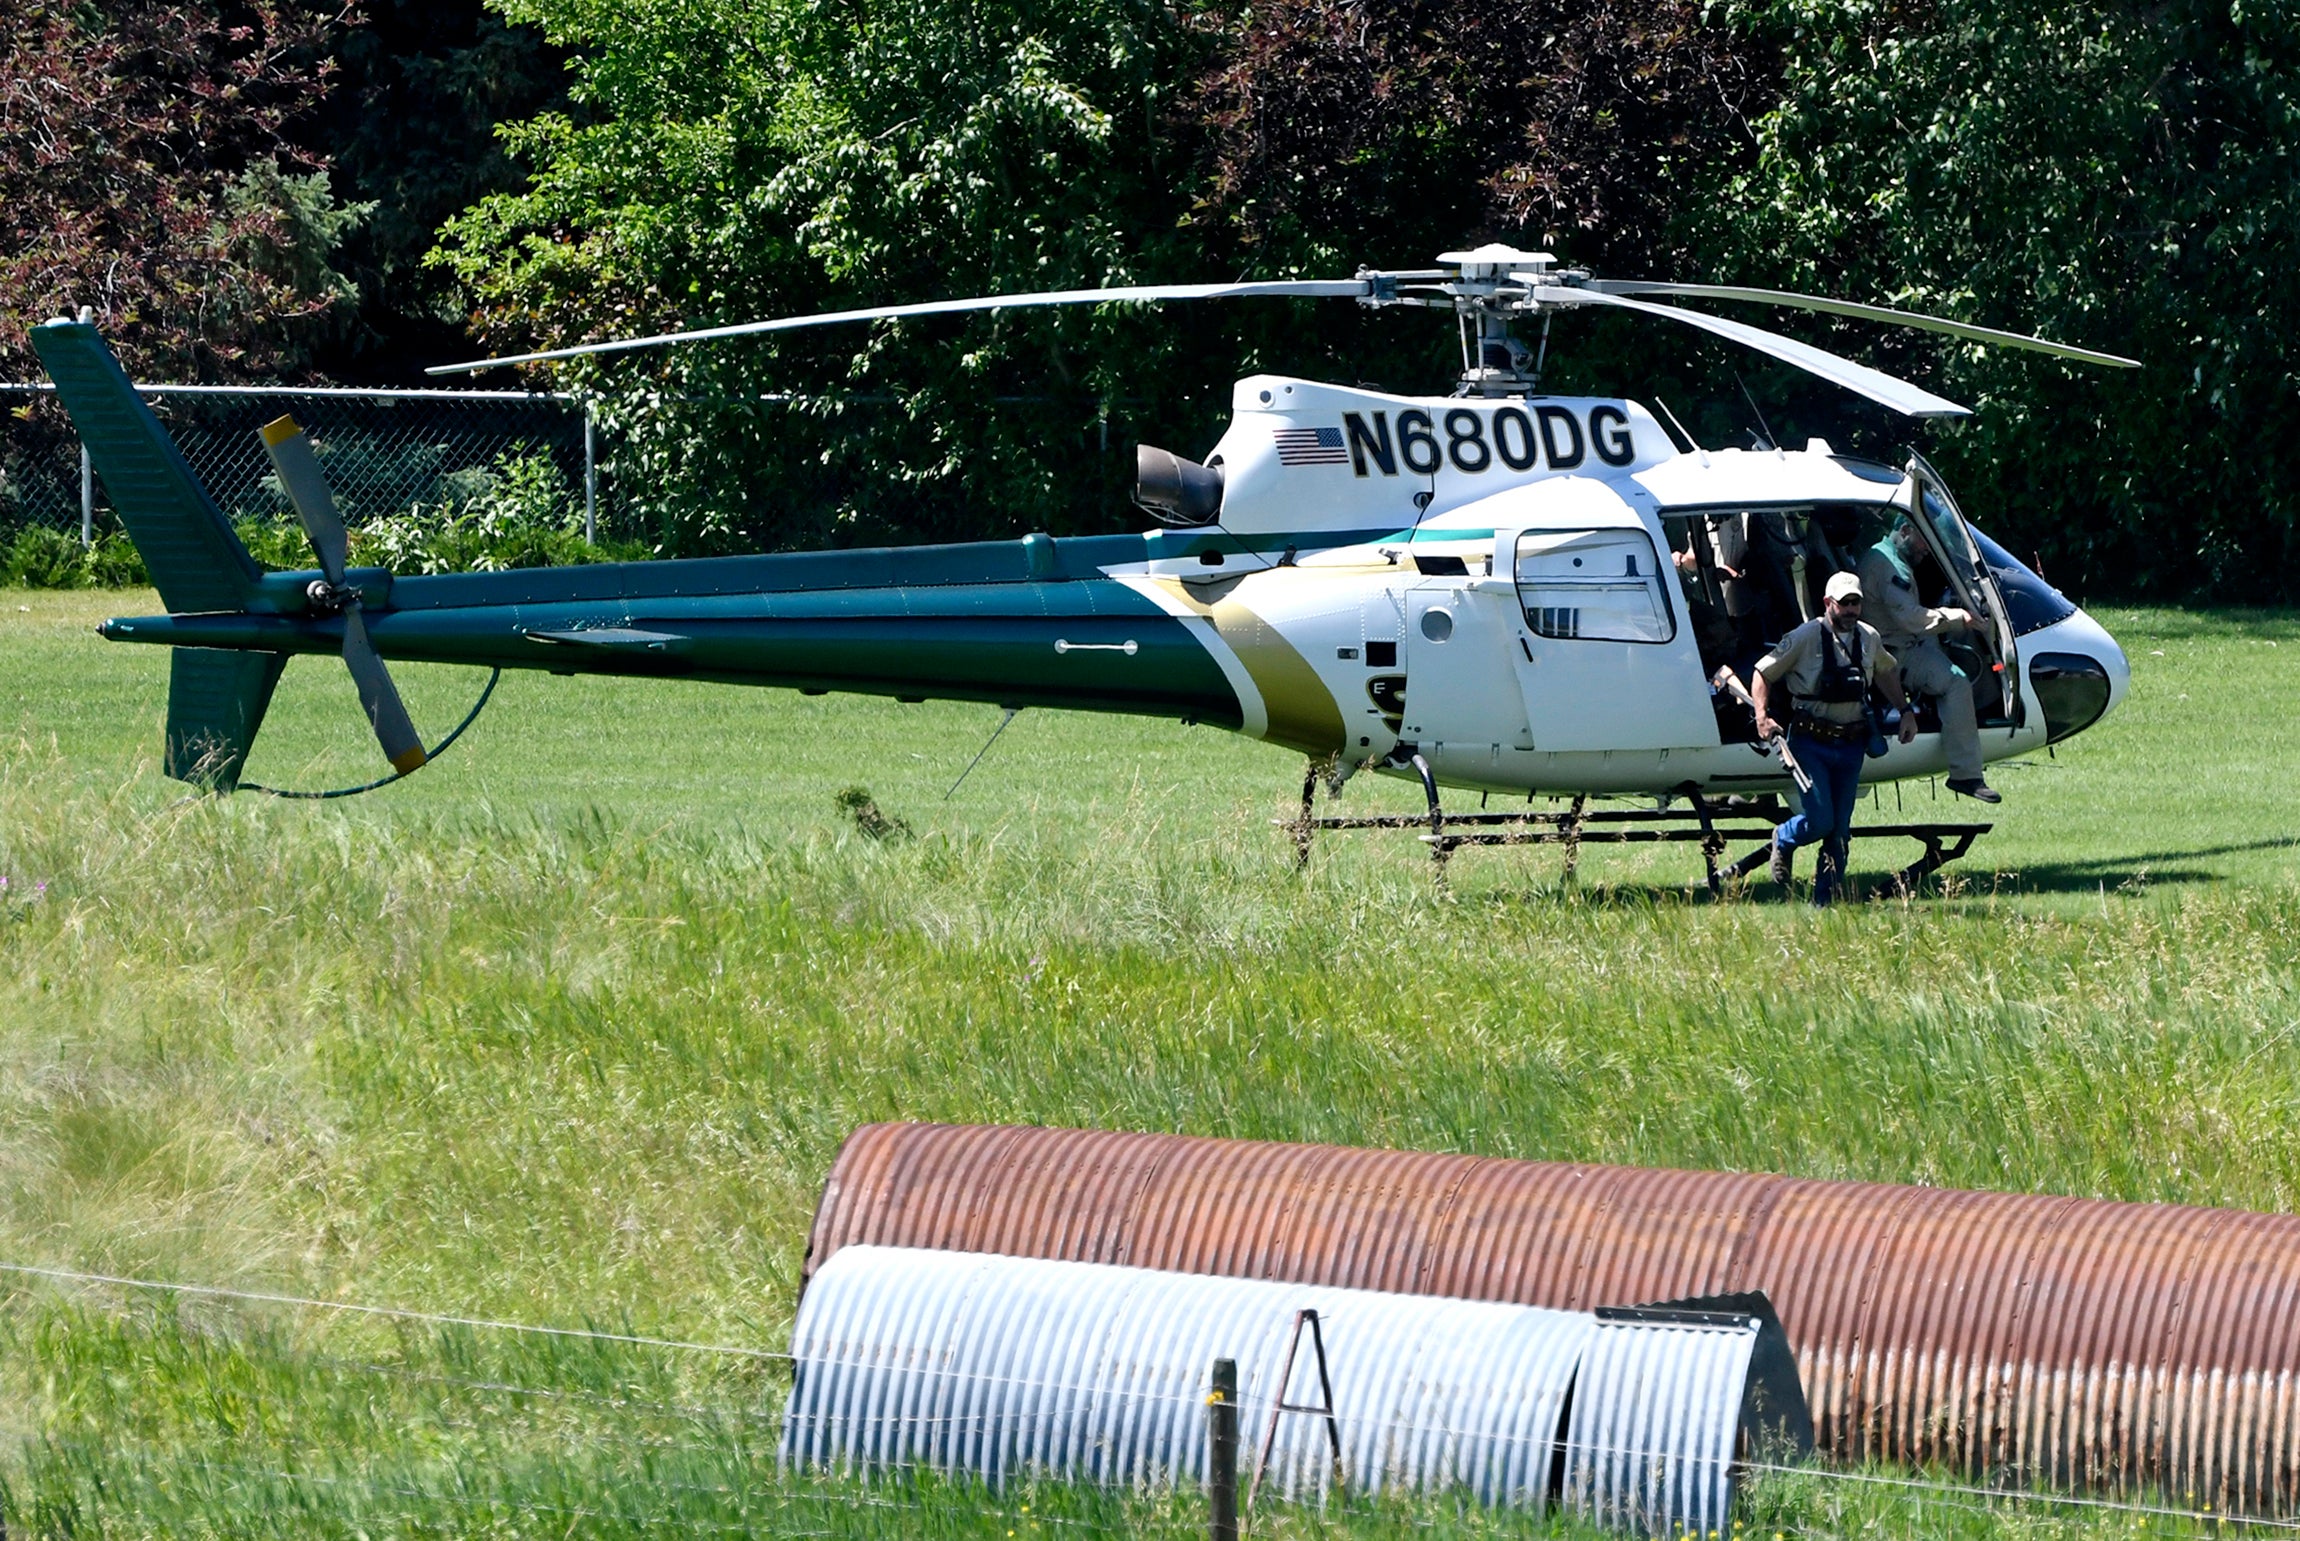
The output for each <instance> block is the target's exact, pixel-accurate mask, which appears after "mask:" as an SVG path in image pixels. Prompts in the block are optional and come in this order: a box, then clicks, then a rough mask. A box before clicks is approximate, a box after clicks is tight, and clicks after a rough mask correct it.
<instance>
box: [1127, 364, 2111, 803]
mask: <svg viewBox="0 0 2300 1541" xmlns="http://www.w3.org/2000/svg"><path fill="white" fill-rule="evenodd" d="M1234 405H1235V416H1234V418H1233V421H1232V423H1231V426H1230V428H1229V430H1228V432H1227V433H1225V434H1224V435H1223V437H1222V439H1221V442H1220V443H1219V445H1218V446H1217V447H1216V449H1215V452H1214V453H1213V454H1212V455H1211V456H1209V457H1208V461H1207V464H1208V465H1209V466H1210V467H1213V468H1215V469H1218V470H1219V471H1220V472H1221V474H1222V477H1223V488H1222V497H1221V506H1220V512H1219V514H1218V516H1217V517H1216V519H1215V520H1214V522H1212V523H1210V524H1207V525H1204V526H1200V527H1196V528H1190V529H1169V530H1164V531H1160V532H1157V533H1156V534H1155V535H1154V536H1153V537H1152V538H1151V541H1150V551H1151V557H1150V560H1149V561H1147V562H1145V563H1142V564H1139V565H1138V566H1134V565H1130V566H1128V567H1125V568H1112V569H1109V570H1108V571H1109V575H1110V576H1111V577H1113V578H1115V579H1118V580H1119V581H1121V582H1123V583H1125V584H1127V585H1128V586H1129V587H1130V588H1133V589H1135V590H1136V591H1137V592H1139V593H1141V594H1143V595H1144V596H1145V597H1147V598H1149V599H1151V600H1152V601H1153V602H1155V603H1157V604H1158V605H1159V606H1161V607H1162V608H1163V609H1165V610H1166V612H1167V613H1168V614H1170V615H1173V616H1174V617H1176V618H1177V619H1179V620H1181V621H1183V622H1184V624H1185V625H1187V626H1188V627H1190V629H1191V630H1192V632H1193V634H1195V635H1196V636H1197V637H1198V638H1199V640H1200V642H1201V643H1202V644H1203V645H1204V646H1205V647H1206V648H1207V650H1208V652H1209V653H1211V654H1212V655H1213V656H1214V657H1215V659H1216V660H1217V661H1218V662H1219V663H1220V665H1221V667H1222V668H1223V670H1224V672H1225V674H1226V675H1227V676H1228V677H1229V679H1230V682H1231V684H1232V686H1233V687H1234V688H1235V689H1236V691H1237V693H1238V698H1239V700H1240V702H1241V704H1242V706H1243V708H1244V710H1243V715H1244V718H1245V721H1244V723H1243V730H1244V731H1245V732H1247V733H1248V734H1251V735H1253V736H1256V737H1261V738H1265V739H1269V740H1272V741H1274V742H1279V743H1283V744H1287V745H1289V746H1292V747H1295V748H1298V749H1301V750H1302V751H1303V752H1305V753H1307V754H1310V755H1311V756H1313V757H1314V758H1328V757H1330V758H1331V759H1332V761H1333V762H1334V774H1335V776H1336V777H1337V778H1341V777H1346V776H1347V775H1349V774H1350V773H1352V772H1353V771H1355V770H1357V769H1360V768H1364V767H1372V768H1375V769H1380V770H1391V771H1397V772H1398V773H1400V774H1413V773H1412V772H1408V771H1405V770H1403V769H1402V767H1403V766H1404V765H1405V764H1406V763H1407V760H1408V757H1409V756H1410V755H1412V754H1415V753H1418V754H1419V755H1420V756H1421V757H1422V758H1423V760H1424V761H1425V762H1426V763H1427V764H1428V766H1429V767H1430V769H1431V770H1432V772H1433V773H1434V775H1435V777H1436V779H1437V780H1438V781H1440V782H1441V783H1444V784H1447V785H1452V786H1458V787H1469V788H1474V789H1486V790H1495V791H1515V792H1549V793H1583V792H1587V793H1600V794H1603V793H1649V794H1657V795H1666V794H1670V793H1681V792H1691V791H1697V792H1702V793H1706V794H1719V795H1723V794H1730V793H1737V792H1763V791H1775V790H1780V789H1783V788H1785V787H1787V786H1788V784H1789V777H1788V774H1787V772H1786V770H1785V769H1784V767H1783V765H1782V763H1781V760H1780V759H1779V757H1778V756H1777V755H1776V754H1775V753H1774V752H1772V751H1771V750H1770V749H1768V748H1767V747H1766V746H1763V745H1760V744H1758V743H1756V742H1754V741H1753V735H1751V734H1748V733H1746V732H1742V733H1729V732H1728V731H1727V730H1726V729H1725V728H1724V727H1721V721H1730V720H1731V719H1732V716H1733V713H1732V709H1731V708H1730V706H1728V707H1727V709H1726V710H1724V711H1720V710H1719V706H1720V704H1721V702H1720V697H1719V693H1718V691H1717V689H1715V688H1714V687H1713V686H1712V683H1711V682H1712V679H1713V677H1714V676H1715V674H1716V672H1717V670H1718V668H1719V667H1720V666H1721V661H1722V666H1724V667H1733V666H1734V665H1733V663H1732V662H1731V661H1730V659H1729V657H1728V653H1729V648H1730V641H1731V638H1730V637H1729V636H1727V635H1726V623H1725V617H1724V615H1723V612H1722V610H1721V609H1720V603H1721V594H1720V589H1721V585H1720V580H1719V578H1718V568H1717V563H1716V562H1715V560H1714V557H1715V545H1714V536H1715V532H1716V531H1717V530H1718V529H1719V528H1720V527H1721V521H1726V520H1735V519H1741V520H1746V519H1750V518H1755V519H1760V520H1762V519H1771V520H1773V521H1774V522H1775V523H1779V522H1780V521H1782V520H1783V519H1784V518H1786V519H1787V520H1789V521H1790V525H1789V527H1791V528H1802V529H1806V530H1808V531H1810V530H1811V529H1813V528H1814V527H1815V516H1816V512H1817V511H1820V512H1821V513H1822V514H1823V515H1824V516H1825V517H1824V518H1823V519H1822V520H1821V521H1820V522H1822V523H1828V522H1834V523H1835V524H1836V525H1837V526H1838V527H1839V528H1840V529H1841V530H1843V529H1852V528H1856V527H1861V526H1863V525H1864V524H1865V525H1866V527H1867V528H1868V529H1869V530H1870V532H1871V534H1872V535H1873V533H1874V531H1875V529H1876V528H1878V527H1880V526H1888V527H1889V525H1890V523H1891V522H1892V521H1893V519H1894V518H1895V517H1896V516H1898V515H1900V514H1904V513H1906V512H1907V511H1908V510H1909V509H1910V508H1911V506H1912V504H1913V503H1914V502H1915V500H1916V499H1917V498H1918V496H1919V490H1918V489H1919V487H1920V483H1919V482H1918V480H1917V478H1918V475H1919V472H1918V471H1917V470H1916V469H1914V466H1913V467H1912V469H1911V470H1909V471H1907V472H1900V471H1893V470H1890V469H1888V468H1885V467H1881V466H1878V465H1875V464H1873V463H1868V462H1861V461H1855V460H1850V459H1847V458H1845V457H1841V456H1838V455H1836V454H1834V453H1833V452H1832V451H1831V450H1830V448H1829V446H1828V445H1826V444H1825V443H1822V442H1820V441H1818V440H1815V441H1812V442H1810V443H1809V444H1808V445H1807V447H1806V448H1804V449H1802V450H1786V449H1762V450H1722V451H1705V450H1700V449H1693V450H1690V451H1685V450H1680V449H1679V448H1678V446H1677V445H1676V444H1675V443H1674V442H1673V441H1672V439H1671V438H1670V436H1669V435H1668V434H1667V433H1666V432H1665V431H1664V430H1663V429H1662V427H1661V425H1660V423H1659V422H1658V421H1657V420H1656V419H1655V418H1654V417H1653V415H1652V414H1651V413H1649V412H1648V411H1647V410H1646V409H1645V408H1644V407H1642V406H1640V405H1639V404H1637V403H1635V402H1632V401H1627V400H1622V399H1608V398H1580V397H1573V398H1568V397H1541V396H1534V397H1498V398H1478V397H1435V398H1417V397H1406V396H1393V395H1387V394H1383V393H1380V392H1375V391H1369V390H1363V389H1355V388H1350V387H1342V386H1335V385H1326V384H1319V383H1316V382H1312V381H1306V380H1295V379H1287V378H1282V377H1276V376H1256V377H1253V378H1250V379H1247V380H1244V381H1241V382H1239V384H1238V386H1237V389H1236V396H1235V402H1234ZM1914 465H1915V466H1921V462H1915V463H1914ZM1925 474H1928V475H1929V471H1928V472H1927V473H1925ZM1923 499H1924V503H1925V507H1926V509H1927V511H1928V513H1930V515H1931V517H1930V518H1929V519H1920V520H1917V521H1915V522H1916V523H1917V524H1919V525H1920V526H1922V527H1924V528H1925V530H1926V532H1927V536H1928V539H1929V540H1930V541H1931V542H1932V544H1933V549H1934V551H1935V553H1936V554H1937V556H1938V558H1939V567H1940V569H1941V572H1940V576H1942V577H1943V578H1944V579H1946V580H1948V583H1949V585H1950V586H1949V588H1948V591H1947V592H1945V593H1943V594H1941V595H1938V596H1927V597H1926V602H1927V603H1936V602H1939V601H1941V600H1947V601H1950V602H1954V603H1957V604H1959V605H1960V606H1962V607H1965V608H1969V609H1972V610H1973V611H1975V612H1976V613H1979V614H1981V615H1982V616H1983V618H1984V620H1986V621H1987V622H1989V623H1990V624H1989V625H1987V626H1984V627H1983V628H1981V634H1980V635H1979V636H1977V637H1976V638H1974V646H1973V648H1972V650H1971V652H1970V653H1969V654H1968V655H1967V657H1968V660H1969V662H1970V664H1971V665H1972V666H1975V667H1977V668H1978V669H1979V670H1981V671H1987V672H1993V673H1995V674H1996V675H1997V676H1998V679H1999V680H2000V681H2002V682H2003V684H2004V686H2005V687H2006V688H2005V689H2002V690H1996V689H1993V688H1991V687H1990V685H1989V682H1986V681H1984V682H1983V686H1984V692H1985V693H1986V694H1988V696H1989V698H1990V699H1991V701H1992V702H1993V704H1994V708H1995V709H1994V710H1993V711H1988V712H1984V713H1983V723H1984V726H1983V728H1982V730H1981V744H1982V753H1983V755H1984V757H1985V758H1986V759H1988V760H1992V761H1993V760H2001V759H2004V758H2007V757H2010V756H2015V755H2021V754H2026V753H2029V752H2031V751H2034V750H2036V749H2039V748H2042V747H2043V746H2044V745H2045V743H2046V742H2047V741H2048V739H2054V738H2059V737H2065V736H2066V735H2067V734H2068V733H2070V732H2074V731H2078V730H2079V729H2081V728H2082V727H2084V726H2086V725H2089V723H2090V722H2091V721H2093V720H2095V719H2097V718H2098V717H2099V716H2100V715H2102V713H2104V712H2105V711H2107V710H2109V709H2111V708H2113V707H2114V706H2115V705H2116V704H2117V703H2118V702H2119V701H2121V700H2122V699H2123V696H2124V694H2125V692H2126V690H2127V688H2128V685H2129V679H2130V675H2129V669H2128V667H2127V665H2126V661H2125V658H2124V654H2123V652H2122V650H2121V649H2120V648H2118V646H2117V645H2116V643H2115V641H2114V639H2113V638H2111V637H2110V636H2109V635H2108V633H2107V631H2106V630H2105V629H2103V628H2102V627H2101V626H2100V625H2099V624H2098V623H2097V622H2095V621H2093V620H2092V619H2091V618H2090V617H2089V616H2086V615H2085V614H2084V613H2083V612H2082V611H2081V610H2078V609H2077V608H2076V607H2075V606H2073V605H2070V604H2068V603H2067V602H2066V601H2065V600H2061V599H2060V597H2059V596H2058V595H2057V594H2053V593H2052V591H2051V590H2050V589H2049V588H2045V587H2044V585H2043V584H2042V580H2041V579H2037V578H2036V577H2035V575H2034V574H2032V573H2028V572H2027V571H2026V569H2020V570H2019V575H2018V578H2019V582H2020V583H2021V584H2022V585H2023V586H2024V589H2033V590H2035V591H2041V594H2042V595H2044V596H2049V597H2050V600H2053V601H2058V605H2057V606H2055V605H2052V604H2050V603H2049V602H2047V601H2045V600H2043V599H2038V600H2037V601H2036V602H2034V603H2029V604H2026V605H2024V606H2022V608H2023V609H2024V610H2025V611H2026V612H2027V614H2026V615H2025V616H2010V615H2008V606H2007V601H2006V597H2005V594H2004V593H2003V591H2002V590H2001V588H2000V586H1999V584H1998V581H1997V579H1998V577H1999V575H2000V574H2004V573H2008V572H2009V571H2010V569H2006V568H1999V567H1995V566H1993V565H1992V564H1991V563H1989V562H1985V561H1983V560H1981V559H1980V558H1979V555H1978V548H1976V547H1974V546H1973V545H1971V544H1969V539H1970V537H1969V535H1967V534H1966V533H1965V526H1964V525H1963V522H1962V518H1961V516H1960V515H1958V514H1956V513H1955V511H1954V505H1953V503H1952V502H1950V501H1949V499H1948V497H1947V493H1946V489H1945V488H1939V489H1937V491H1936V488H1935V485H1933V484H1924V486H1923ZM1958 541H1965V542H1968V543H1966V544H1962V545H1953V544H1952V543H1955V542H1958ZM1866 544H1867V540H1866V539H1864V541H1863V542H1862V544H1861V546H1860V547H1858V548H1856V549H1850V550H1840V549H1837V548H1836V547H1834V546H1832V545H1831V544H1830V543H1829V542H1828V540H1827V538H1826V535H1825V534H1824V535H1823V536H1822V537H1821V539H1820V540H1819V541H1818V542H1817V543H1816V542H1813V541H1812V539H1811V536H1810V534H1808V536H1807V545H1808V547H1810V549H1811V551H1812V556H1811V561H1810V565H1809V566H1808V565H1806V563H1807V556H1806V553H1805V549H1803V548H1800V549H1799V550H1797V552H1796V553H1795V554H1794V556H1793V557H1792V558H1790V560H1791V561H1793V562H1794V563H1796V564H1798V565H1797V566H1796V568H1795V570H1794V573H1793V579H1794V582H1793V585H1792V590H1791V591H1792V592H1794V593H1795V594H1798V595H1801V596H1805V597H1802V598H1799V599H1798V600H1797V604H1798V606H1799V609H1800V610H1801V611H1803V613H1807V614H1809V613H1811V610H1812V609H1813V608H1815V607H1817V604H1818V594H1819V589H1820V586H1821V583H1822V582H1823V581H1824V580H1825V579H1826V577H1827V576H1828V571H1829V570H1833V569H1834V568H1835V567H1837V566H1848V567H1849V566H1851V565H1853V563H1855V562H1857V561H1858V560H1859V557H1860V554H1861V550H1863V549H1865V548H1866ZM1989 549H1990V550H1991V551H1994V552H1995V553H1996V555H1997V556H1998V557H2002V555H2003V554H2002V552H2001V551H2000V550H1997V548H1994V547H1991V548H1989ZM1824 552H1826V553H1827V555H1826V556H1824V555H1823V554H1822V553H1824ZM1680 553H1684V556H1683V557H1682V559H1681V558H1680V556H1679V554H1680ZM1695 553H1699V555H1698V557H1696V555H1695ZM2003 561H2004V562H2007V563H2010V562H2011V559H2010V558H2009V557H2005V558H2003ZM1681 566H1682V568H1683V569H1685V570H1681ZM2012 567H2014V568H2017V567H2018V564H2017V563H2014V564H2012ZM1742 581H1747V580H1742ZM2061 612H2065V613H2061ZM1798 618H1799V617H1798V616H1796V615H1784V616H1783V617H1782V619H1783V620H1784V621H1785V622H1787V623H1792V624H1793V623H1794V621H1795V620H1796V619H1798ZM2024 619H2025V620H2026V621H2028V622H2030V623H2031V624H2030V625H2029V626H2028V628H2027V629H2026V630H2025V632H2018V633H2016V626H2015V622H2016V621H2020V620H2024ZM2040 621H2041V624H2035V623H2037V622H2040ZM1741 634H1742V635H1744V636H1746V635H1748V634H1749V633H1748V628H1747V626H1746V624H1744V625H1743V627H1742V633H1741ZM1767 640H1771V639H1770V638H1768V639H1767ZM1753 651H1754V650H1753V649H1748V648H1744V649H1743V656H1741V657H1740V659H1739V661H1738V662H1739V666H1738V669H1737V671H1736V672H1737V674H1738V676H1739V677H1740V678H1742V679H1743V680H1746V678H1747V676H1748V672H1749V666H1750V664H1752V663H1753V662H1754V658H1753V657H1752V656H1748V655H1749V654H1750V653H1751V652H1753ZM2038 660H2055V662H2049V663H2047V664H2046V665H2044V668H2043V672H2041V673H2038V672H2037V671H2036V670H2035V669H2034V668H2033V667H2032V666H2034V665H2035V664H2036V661H2038ZM2072 671H2073V674H2072ZM2032 674H2033V675H2035V677H2032ZM2074 676H2081V677H2082V680H2083V683H2084V687H2085V688H2084V689H2082V690H2079V691H2077V695H2078V696H2079V697H2081V700H2080V701H2079V703H2078V705H2077V706H2076V707H2074V708H2072V707H2071V706H2070V705H2069V695H2070V689H2069V687H2068V685H2067V683H2066V682H2067V681H2068V680H2069V679H2071V678H2072V677H2074ZM2040 683H2042V684H2043V685H2044V686H2045V687H2046V693H2047V694H2049V695H2050V696H2051V699H2049V700H2048V699H2046V696H2045V695H2040V688H2039V687H2040ZM2077 717H2082V719H2083V720H2081V721H2077V720H2075V718H2077ZM1946 768H1947V758H1946V752H1945V749H1944V747H1943V744H1942V742H1941V735H1940V733H1939V732H1937V731H1933V732H1924V733H1920V734H1919V736H1918V737H1917V738H1916V740H1915V741H1914V742H1912V743H1908V744H1902V743H1899V742H1893V743H1891V745H1890V747H1889V748H1888V749H1887V752H1886V753H1885V754H1884V755H1883V756H1882V757H1881V758H1879V759H1876V760H1873V761H1871V763H1870V765H1869V768H1868V773H1867V775H1868V779H1870V780H1894V779H1902V778H1907V777H1921V776H1932V775H1937V774H1940V773H1941V772H1943V771H1944V770H1945V769H1946Z"/></svg>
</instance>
